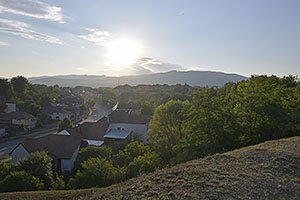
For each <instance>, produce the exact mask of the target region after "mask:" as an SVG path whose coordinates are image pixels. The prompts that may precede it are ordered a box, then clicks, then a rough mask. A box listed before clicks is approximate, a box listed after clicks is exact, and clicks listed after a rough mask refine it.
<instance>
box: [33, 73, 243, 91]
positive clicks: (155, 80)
mask: <svg viewBox="0 0 300 200" xmlns="http://www.w3.org/2000/svg"><path fill="white" fill-rule="evenodd" d="M246 79H248V78H247V77H245V76H241V75H238V74H227V73H223V72H212V71H185V72H183V71H170V72H166V73H156V74H147V75H136V76H121V77H109V76H89V75H66V76H42V77H33V78H28V80H29V81H30V82H31V83H34V84H45V85H51V86H53V85H56V84H58V85H59V86H66V87H67V86H70V87H75V86H89V87H95V88H97V87H115V86H118V85H125V84H129V85H131V86H135V85H139V84H151V85H153V84H169V85H175V84H185V83H187V84H189V85H191V86H223V85H224V84H225V83H227V82H237V81H241V80H246Z"/></svg>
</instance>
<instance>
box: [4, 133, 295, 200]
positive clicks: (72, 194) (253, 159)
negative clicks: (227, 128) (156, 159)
mask: <svg viewBox="0 0 300 200" xmlns="http://www.w3.org/2000/svg"><path fill="white" fill-rule="evenodd" d="M78 198H80V199H300V137H292V138H288V139H281V140H274V141H268V142H265V143H262V144H258V145H254V146H250V147H245V148H242V149H239V150H235V151H232V152H228V153H224V154H217V155H213V156H208V157H205V158H202V159H198V160H194V161H191V162H187V163H184V164H180V165H177V166H175V167H172V168H169V169H163V170H158V171H156V172H155V173H152V174H148V175H143V176H140V177H137V178H134V179H131V180H129V181H126V182H124V183H121V184H117V185H113V186H110V187H107V188H99V189H95V188H94V189H87V190H74V191H55V192H52V191H49V192H27V193H25V192H24V193H6V194H0V199H78Z"/></svg>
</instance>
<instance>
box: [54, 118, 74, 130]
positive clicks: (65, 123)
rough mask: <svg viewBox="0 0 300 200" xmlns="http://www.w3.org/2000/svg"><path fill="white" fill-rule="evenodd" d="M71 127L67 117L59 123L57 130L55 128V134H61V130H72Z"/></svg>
mask: <svg viewBox="0 0 300 200" xmlns="http://www.w3.org/2000/svg"><path fill="white" fill-rule="evenodd" d="M72 127H73V123H72V122H71V120H70V119H69V118H68V117H65V118H63V120H61V121H60V123H59V125H58V128H57V132H61V131H63V130H66V129H68V128H72Z"/></svg>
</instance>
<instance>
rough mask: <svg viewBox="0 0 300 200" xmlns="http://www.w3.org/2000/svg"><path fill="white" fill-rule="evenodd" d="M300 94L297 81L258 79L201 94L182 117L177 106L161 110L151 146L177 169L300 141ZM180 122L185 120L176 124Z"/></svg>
mask: <svg viewBox="0 0 300 200" xmlns="http://www.w3.org/2000/svg"><path fill="white" fill-rule="evenodd" d="M299 88H300V84H299V82H298V81H297V78H296V77H292V76H289V77H284V78H278V77H276V76H271V77H267V76H252V77H251V78H250V80H247V81H242V82H239V83H228V84H226V85H225V86H224V87H222V88H217V87H212V88H200V89H199V90H198V91H197V92H195V93H194V94H193V101H192V103H191V105H190V106H188V108H186V107H184V108H183V109H179V110H178V111H177V112H178V113H180V114H176V115H174V110H175V111H176V109H172V106H171V105H172V104H174V102H171V103H170V102H168V103H167V104H165V105H163V106H161V107H158V108H157V109H156V111H155V112H154V116H153V120H152V122H151V123H150V130H149V144H150V146H151V148H152V149H153V150H155V151H156V152H157V153H158V154H159V155H160V156H161V157H162V158H170V160H171V162H172V163H177V162H183V161H186V160H191V159H195V158H199V157H203V156H205V155H207V154H213V153H216V152H224V151H228V150H232V149H235V148H239V147H242V146H247V145H251V144H257V143H260V142H263V141H266V140H271V139H278V138H283V137H290V136H295V135H299V133H300V98H299V97H300V96H299ZM181 103H182V104H183V102H181ZM170 104H171V105H170ZM178 104H179V102H178ZM168 109H169V110H168ZM166 116H169V118H167V117H166ZM174 116H176V117H181V118H180V120H179V121H176V123H174V121H173V120H170V119H172V118H173V117H174ZM170 130H172V131H170ZM173 138H175V139H173ZM165 141H167V142H165Z"/></svg>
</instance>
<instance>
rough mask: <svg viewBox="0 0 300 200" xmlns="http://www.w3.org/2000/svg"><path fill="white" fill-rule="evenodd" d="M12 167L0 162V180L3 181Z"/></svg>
mask: <svg viewBox="0 0 300 200" xmlns="http://www.w3.org/2000/svg"><path fill="white" fill-rule="evenodd" d="M10 169H11V165H10V164H8V163H6V162H2V161H0V180H3V179H4V178H5V177H6V176H7V175H8V174H9V172H10Z"/></svg>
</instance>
